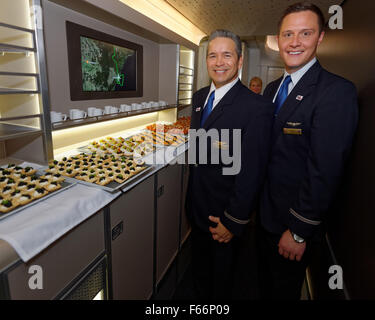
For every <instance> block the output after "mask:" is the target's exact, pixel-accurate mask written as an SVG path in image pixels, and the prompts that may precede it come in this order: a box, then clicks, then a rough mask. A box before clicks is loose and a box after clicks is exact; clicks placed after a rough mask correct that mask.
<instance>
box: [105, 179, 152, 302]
mask: <svg viewBox="0 0 375 320" xmlns="http://www.w3.org/2000/svg"><path fill="white" fill-rule="evenodd" d="M109 209H110V220H111V221H110V225H111V256H112V287H113V299H148V298H149V297H150V296H151V295H152V290H153V237H154V233H153V230H154V176H151V177H149V178H147V179H146V180H144V181H143V182H142V183H140V184H138V185H137V186H136V187H134V188H133V189H131V190H130V191H128V192H126V193H125V194H123V195H121V196H120V198H118V199H117V200H116V201H114V202H113V203H112V204H111V205H110V208H109Z"/></svg>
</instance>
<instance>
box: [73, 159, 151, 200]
mask: <svg viewBox="0 0 375 320" xmlns="http://www.w3.org/2000/svg"><path fill="white" fill-rule="evenodd" d="M152 168H153V167H152V166H148V165H145V169H143V170H142V171H140V172H138V173H137V174H135V175H134V176H132V177H131V178H129V179H127V180H125V181H124V182H123V183H118V182H116V181H112V182H110V183H108V184H107V185H105V186H102V185H99V184H96V183H91V182H87V181H84V180H78V179H74V178H66V180H67V181H71V182H72V183H79V184H83V185H86V186H89V187H93V188H97V189H102V190H105V191H108V192H111V193H112V192H116V191H118V190H120V189H122V188H124V187H126V186H127V185H129V184H130V183H132V182H134V181H136V180H138V179H139V178H140V177H142V176H144V175H145V174H146V173H147V172H149V171H150V170H151V169H152Z"/></svg>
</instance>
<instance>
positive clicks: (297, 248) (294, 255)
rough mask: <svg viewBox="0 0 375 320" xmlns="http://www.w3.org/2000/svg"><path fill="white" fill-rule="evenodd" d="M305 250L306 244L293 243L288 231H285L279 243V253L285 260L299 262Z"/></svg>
mask: <svg viewBox="0 0 375 320" xmlns="http://www.w3.org/2000/svg"><path fill="white" fill-rule="evenodd" d="M305 249H306V242H303V243H297V242H295V241H294V239H293V236H292V234H291V233H290V231H289V230H287V231H285V232H284V233H283V235H282V236H281V238H280V241H279V253H280V254H281V255H282V256H284V258H285V259H289V260H294V259H296V260H297V261H300V260H301V258H302V256H303V253H304V252H305Z"/></svg>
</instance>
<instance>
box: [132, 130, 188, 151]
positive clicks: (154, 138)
mask: <svg viewBox="0 0 375 320" xmlns="http://www.w3.org/2000/svg"><path fill="white" fill-rule="evenodd" d="M136 137H137V138H138V137H139V138H140V139H144V141H146V142H150V143H152V144H153V145H155V146H163V147H168V146H174V147H177V146H179V145H181V144H183V143H185V142H186V141H187V140H186V137H185V136H184V135H181V134H177V133H169V132H163V131H152V130H148V129H147V130H145V131H144V132H141V133H138V134H137V135H136Z"/></svg>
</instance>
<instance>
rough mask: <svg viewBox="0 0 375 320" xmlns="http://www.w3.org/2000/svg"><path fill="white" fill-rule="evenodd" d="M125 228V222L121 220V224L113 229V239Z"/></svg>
mask: <svg viewBox="0 0 375 320" xmlns="http://www.w3.org/2000/svg"><path fill="white" fill-rule="evenodd" d="M123 230H124V222H123V221H121V222H120V223H119V224H117V225H116V226H114V227H113V229H112V241H113V240H115V239H116V238H117V237H118V236H119V235H120V234H121V233H122V231H123Z"/></svg>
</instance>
